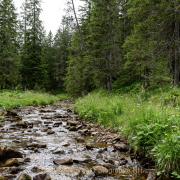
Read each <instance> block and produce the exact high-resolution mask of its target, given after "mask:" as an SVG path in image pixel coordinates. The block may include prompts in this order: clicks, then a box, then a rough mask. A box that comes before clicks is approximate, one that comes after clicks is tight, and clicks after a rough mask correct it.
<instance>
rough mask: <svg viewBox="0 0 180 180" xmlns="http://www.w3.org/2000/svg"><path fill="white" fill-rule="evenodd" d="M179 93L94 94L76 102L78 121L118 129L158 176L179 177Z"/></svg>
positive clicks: (172, 90) (173, 90)
mask: <svg viewBox="0 0 180 180" xmlns="http://www.w3.org/2000/svg"><path fill="white" fill-rule="evenodd" d="M179 108H180V90H179V89H177V88H174V89H171V90H169V91H167V90H166V89H165V90H163V89H159V90H156V92H146V91H145V90H144V89H142V90H141V91H140V92H138V93H131V92H129V93H128V94H125V93H123V94H122V93H121V94H117V93H112V94H108V93H107V92H105V91H102V90H100V91H95V92H92V93H90V94H88V95H87V96H85V97H82V98H79V99H78V100H76V104H75V110H76V111H77V112H78V114H79V115H80V117H81V118H84V119H86V120H88V121H90V122H95V123H100V124H101V125H104V126H105V127H111V128H113V127H118V130H119V131H120V133H121V134H122V136H124V137H125V138H126V139H127V141H128V142H129V144H130V146H131V148H133V149H134V150H135V153H138V154H140V155H142V156H143V157H146V158H148V159H151V160H153V161H154V162H155V164H156V168H157V169H158V170H159V172H158V175H160V174H161V173H162V174H165V175H166V176H167V175H168V176H173V177H177V178H179V177H180V175H179V174H178V172H180V163H179V162H180V131H179V128H180V109H179Z"/></svg>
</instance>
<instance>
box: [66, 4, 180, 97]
mask: <svg viewBox="0 0 180 180" xmlns="http://www.w3.org/2000/svg"><path fill="white" fill-rule="evenodd" d="M83 1H84V2H85V6H84V7H83V8H82V11H81V12H82V17H81V33H82V37H83V41H84V43H83V42H82V40H81V38H80V36H79V32H78V31H77V32H75V35H74V36H73V37H72V43H71V47H70V58H69V61H68V69H67V70H68V71H67V76H66V82H65V83H66V90H67V91H68V92H69V93H70V94H73V95H74V96H77V95H81V94H82V93H84V94H86V93H87V92H89V91H91V90H92V89H94V88H98V87H102V88H106V89H107V90H108V91H109V92H111V91H112V89H113V90H117V91H118V90H119V91H120V90H122V89H127V90H128V89H131V88H134V89H135V88H137V89H138V88H139V87H141V86H143V87H145V88H147V89H152V88H155V87H157V86H159V85H164V84H166V85H170V86H173V87H175V86H179V57H180V54H179V47H180V45H179V42H180V39H179V35H180V29H179V28H180V24H179V22H180V13H179V10H180V1H179V0H173V1H172V0H167V1H161V0H146V1H139V0H83Z"/></svg>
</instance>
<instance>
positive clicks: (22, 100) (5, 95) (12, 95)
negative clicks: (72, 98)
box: [0, 90, 68, 109]
mask: <svg viewBox="0 0 180 180" xmlns="http://www.w3.org/2000/svg"><path fill="white" fill-rule="evenodd" d="M67 98H68V97H67V95H66V94H59V95H57V96H54V95H51V94H48V93H40V92H33V91H25V92H20V91H9V90H2V91H0V109H9V108H15V107H19V106H27V105H45V104H51V103H55V102H57V101H59V100H61V99H67Z"/></svg>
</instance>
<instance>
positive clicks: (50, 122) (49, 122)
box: [44, 121, 53, 124]
mask: <svg viewBox="0 0 180 180" xmlns="http://www.w3.org/2000/svg"><path fill="white" fill-rule="evenodd" d="M44 124H53V122H52V121H45V122H44Z"/></svg>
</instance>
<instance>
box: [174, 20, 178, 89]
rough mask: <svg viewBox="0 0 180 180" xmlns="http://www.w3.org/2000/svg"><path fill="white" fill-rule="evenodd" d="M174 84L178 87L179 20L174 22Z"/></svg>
mask: <svg viewBox="0 0 180 180" xmlns="http://www.w3.org/2000/svg"><path fill="white" fill-rule="evenodd" d="M174 38H175V39H174V40H175V62H174V63H175V64H174V86H175V87H179V20H176V22H175V36H174Z"/></svg>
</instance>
